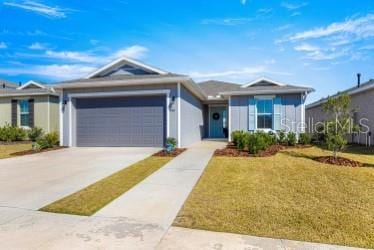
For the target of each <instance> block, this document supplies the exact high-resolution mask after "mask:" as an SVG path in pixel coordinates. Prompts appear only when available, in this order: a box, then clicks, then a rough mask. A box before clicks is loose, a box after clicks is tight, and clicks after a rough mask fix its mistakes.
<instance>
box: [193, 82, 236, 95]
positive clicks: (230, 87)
mask: <svg viewBox="0 0 374 250" xmlns="http://www.w3.org/2000/svg"><path fill="white" fill-rule="evenodd" d="M198 85H199V86H200V88H201V89H202V91H203V92H204V94H205V95H207V96H217V95H219V93H221V92H227V91H236V90H240V89H241V88H240V85H239V84H236V83H230V82H222V81H213V80H210V81H205V82H200V83H198Z"/></svg>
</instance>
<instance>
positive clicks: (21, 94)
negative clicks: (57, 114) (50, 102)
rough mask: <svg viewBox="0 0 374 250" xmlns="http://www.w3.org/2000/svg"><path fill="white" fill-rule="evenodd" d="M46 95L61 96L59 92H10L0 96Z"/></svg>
mask: <svg viewBox="0 0 374 250" xmlns="http://www.w3.org/2000/svg"><path fill="white" fill-rule="evenodd" d="M44 95H52V96H59V95H58V94H57V93H8V94H0V97H15V96H44Z"/></svg>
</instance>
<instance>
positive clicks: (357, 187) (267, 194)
mask: <svg viewBox="0 0 374 250" xmlns="http://www.w3.org/2000/svg"><path fill="white" fill-rule="evenodd" d="M323 155H331V152H329V151H325V150H322V149H320V148H316V147H312V148H305V149H292V150H287V151H285V152H280V153H278V154H277V155H275V156H272V157H266V158H244V157H243V158H232V157H214V158H213V159H212V160H211V161H210V163H209V165H208V167H207V169H206V170H205V172H204V174H203V176H202V177H201V179H200V181H199V182H198V184H197V186H196V187H195V188H194V190H193V192H192V193H191V194H190V196H189V198H188V200H187V201H186V203H185V204H184V206H183V208H182V209H181V211H180V212H179V215H178V216H177V218H176V219H175V221H174V225H175V226H181V227H188V228H197V229H205V230H212V231H221V232H232V233H239V234H247V235H257V236H264V237H273V238H286V239H291V240H302V241H312V242H321V243H330V244H339V245H350V246H358V247H368V248H374V169H373V168H368V167H363V168H351V167H341V166H333V165H327V164H323V163H319V162H316V161H314V160H312V159H311V158H312V157H315V156H323ZM341 156H344V157H346V158H350V159H354V160H358V161H361V162H363V163H366V164H368V165H373V163H374V155H369V154H359V151H357V149H355V151H354V152H352V153H342V154H341Z"/></svg>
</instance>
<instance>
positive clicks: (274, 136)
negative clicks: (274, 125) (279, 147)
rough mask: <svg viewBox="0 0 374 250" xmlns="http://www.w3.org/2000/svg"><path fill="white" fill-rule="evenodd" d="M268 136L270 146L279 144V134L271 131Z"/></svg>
mask: <svg viewBox="0 0 374 250" xmlns="http://www.w3.org/2000/svg"><path fill="white" fill-rule="evenodd" d="M266 138H267V141H268V144H269V146H270V145H274V144H277V134H275V133H274V132H272V131H269V133H267V136H266Z"/></svg>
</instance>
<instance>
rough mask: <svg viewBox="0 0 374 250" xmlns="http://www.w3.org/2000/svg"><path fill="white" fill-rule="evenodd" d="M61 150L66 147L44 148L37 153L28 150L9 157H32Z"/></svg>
mask: <svg viewBox="0 0 374 250" xmlns="http://www.w3.org/2000/svg"><path fill="white" fill-rule="evenodd" d="M63 148H67V147H62V146H56V147H53V148H46V149H42V150H39V151H36V150H33V149H30V150H25V151H20V152H15V153H11V154H10V155H11V156H22V155H33V154H39V153H44V152H49V151H54V150H59V149H63Z"/></svg>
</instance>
